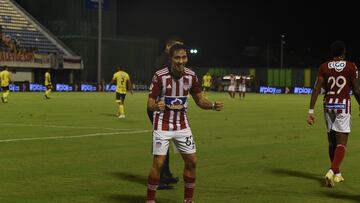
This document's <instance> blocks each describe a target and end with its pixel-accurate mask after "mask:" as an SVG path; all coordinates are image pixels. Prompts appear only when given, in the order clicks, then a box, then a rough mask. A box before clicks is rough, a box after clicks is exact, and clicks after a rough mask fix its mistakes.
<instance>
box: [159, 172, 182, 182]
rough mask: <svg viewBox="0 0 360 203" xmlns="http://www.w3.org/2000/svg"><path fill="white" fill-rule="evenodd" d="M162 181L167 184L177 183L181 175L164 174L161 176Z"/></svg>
mask: <svg viewBox="0 0 360 203" xmlns="http://www.w3.org/2000/svg"><path fill="white" fill-rule="evenodd" d="M160 180H161V182H163V183H165V184H176V183H177V182H179V177H174V176H173V175H172V174H171V175H170V176H164V177H162V178H160Z"/></svg>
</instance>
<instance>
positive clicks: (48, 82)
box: [45, 69, 53, 99]
mask: <svg viewBox="0 0 360 203" xmlns="http://www.w3.org/2000/svg"><path fill="white" fill-rule="evenodd" d="M50 72H51V70H50V69H48V70H47V71H46V72H45V87H46V91H45V98H46V99H50V97H49V95H50V93H51V90H52V88H53V86H52V83H51V75H50Z"/></svg>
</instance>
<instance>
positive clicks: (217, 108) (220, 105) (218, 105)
mask: <svg viewBox="0 0 360 203" xmlns="http://www.w3.org/2000/svg"><path fill="white" fill-rule="evenodd" d="M214 104H215V105H214V110H215V111H221V109H222V108H223V107H224V105H223V103H222V102H221V101H216V102H214Z"/></svg>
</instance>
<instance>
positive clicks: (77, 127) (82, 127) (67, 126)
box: [0, 123, 131, 130]
mask: <svg viewBox="0 0 360 203" xmlns="http://www.w3.org/2000/svg"><path fill="white" fill-rule="evenodd" d="M0 125H5V126H24V127H46V128H68V129H97V130H131V129H124V128H99V127H91V126H71V125H47V124H25V123H0Z"/></svg>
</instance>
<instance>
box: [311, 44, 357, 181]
mask: <svg viewBox="0 0 360 203" xmlns="http://www.w3.org/2000/svg"><path fill="white" fill-rule="evenodd" d="M331 52H332V56H333V59H332V60H330V61H327V62H325V63H323V64H322V65H321V66H320V67H319V70H318V74H317V79H316V82H315V87H314V90H313V93H312V95H311V100H310V108H309V112H308V115H307V122H308V124H310V125H313V124H314V122H315V116H314V107H315V103H316V100H317V97H318V95H319V94H320V92H321V88H322V87H323V88H324V89H325V95H324V99H323V106H324V114H325V121H326V127H327V134H328V142H329V157H330V161H331V165H330V169H329V170H328V172H327V173H326V175H325V183H326V185H327V186H328V187H333V186H334V185H335V183H338V182H341V181H344V178H343V177H342V175H341V173H340V164H341V163H342V161H343V159H344V156H345V150H346V145H347V140H348V136H349V133H350V128H351V106H350V101H351V98H350V91H351V90H352V91H353V93H354V95H355V98H356V101H357V103H358V104H360V90H359V85H358V83H357V79H358V70H357V67H356V65H355V64H354V63H352V62H350V61H346V60H345V44H344V42H342V41H335V42H334V43H333V44H332V45H331Z"/></svg>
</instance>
